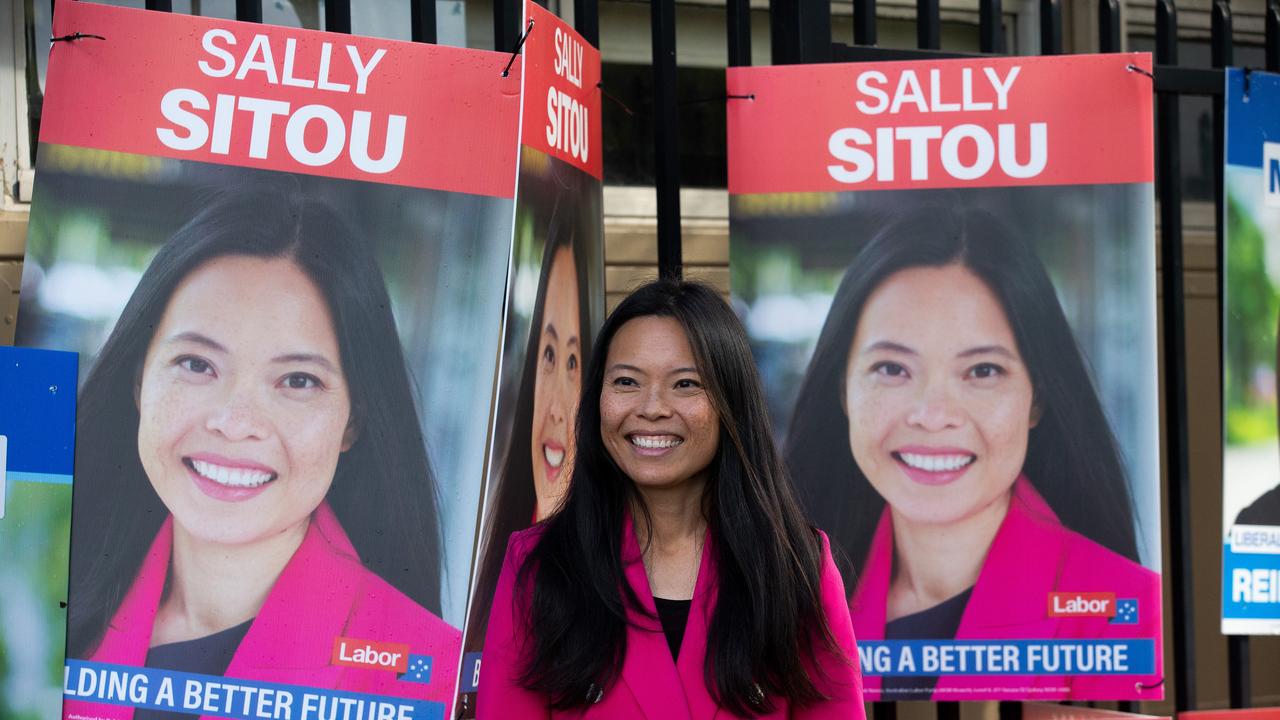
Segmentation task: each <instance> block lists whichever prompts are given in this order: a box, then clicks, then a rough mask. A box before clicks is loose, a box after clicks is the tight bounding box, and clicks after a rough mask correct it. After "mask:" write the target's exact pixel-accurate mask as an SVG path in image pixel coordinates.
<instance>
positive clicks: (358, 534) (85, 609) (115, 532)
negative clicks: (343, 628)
mask: <svg viewBox="0 0 1280 720" xmlns="http://www.w3.org/2000/svg"><path fill="white" fill-rule="evenodd" d="M226 256H244V257H256V258H263V259H273V258H285V259H288V260H291V261H292V262H293V263H295V264H296V265H297V266H298V267H299V268H300V269H301V270H302V271H303V272H304V273H305V274H306V275H307V276H308V277H309V278H310V279H311V281H312V282H313V283H315V285H316V287H317V288H318V289H319V290H320V293H321V294H322V295H323V297H324V298H325V300H326V301H327V303H328V310H329V313H330V316H331V317H332V318H333V325H334V328H333V329H334V334H335V335H336V337H337V340H338V348H339V351H340V353H341V362H342V367H343V371H344V373H345V375H346V381H347V385H348V387H349V388H350V395H351V405H352V407H351V417H352V423H353V427H354V428H355V429H356V431H357V435H356V438H355V441H354V443H353V444H352V446H351V448H350V449H349V450H347V451H346V452H344V453H342V455H341V456H340V458H339V460H338V465H337V469H336V472H335V476H334V479H333V484H332V485H331V486H330V488H329V493H328V495H327V497H326V500H327V501H328V503H329V505H330V506H331V507H332V508H333V511H334V513H335V514H336V515H337V517H338V519H339V521H340V522H341V523H342V526H343V528H344V529H345V530H346V532H347V534H348V536H349V537H350V539H351V542H352V544H353V545H354V546H355V549H356V551H357V552H358V553H359V555H360V559H361V561H363V563H364V565H365V566H366V567H368V568H369V569H370V570H372V571H373V572H375V573H377V574H378V575H379V576H381V577H382V578H383V579H385V580H386V581H387V582H389V583H391V584H392V585H393V586H395V587H396V588H397V589H399V590H400V591H401V592H403V593H405V594H406V595H408V596H409V597H410V598H412V599H413V600H414V601H415V602H417V603H418V604H419V605H422V606H423V607H425V608H427V609H428V610H430V611H431V612H433V613H436V614H437V615H438V614H439V612H440V559H439V555H440V552H439V549H440V526H439V519H438V513H437V508H436V489H435V478H434V476H433V474H432V471H431V468H430V464H429V462H428V460H427V453H426V446H425V443H424V441H423V437H422V431H421V428H420V426H419V424H418V416H417V413H416V411H415V409H414V402H413V397H414V392H413V387H412V384H411V382H410V376H409V372H408V369H407V368H406V366H405V359H404V353H403V350H402V348H401V346H400V339H399V336H398V335H397V334H396V328H395V322H394V320H393V318H392V315H391V302H390V299H389V298H388V296H387V289H386V285H385V283H384V281H383V277H382V273H381V271H379V269H378V266H377V263H376V262H375V260H374V258H373V254H372V252H371V250H370V249H369V248H368V247H367V245H366V243H365V241H364V240H363V239H361V238H358V237H356V236H355V235H354V234H353V233H352V232H351V230H350V229H349V227H348V225H347V223H346V222H345V220H344V219H343V218H342V217H341V216H340V215H338V214H337V213H336V212H335V211H334V210H333V209H332V208H330V207H329V206H328V205H326V204H325V203H323V202H321V201H319V200H316V199H313V198H309V197H306V196H305V195H304V194H303V193H302V192H301V191H300V189H299V187H298V185H297V183H296V182H278V183H274V182H273V183H270V184H262V185H256V184H254V185H251V186H249V187H245V188H241V189H237V190H233V191H228V192H226V193H223V194H221V195H219V196H216V197H214V198H213V199H212V201H211V202H210V203H208V204H207V205H205V207H204V208H203V209H202V210H201V211H200V212H199V213H198V214H197V215H196V216H195V217H193V218H192V219H191V220H190V221H189V222H188V223H187V224H186V225H184V226H183V227H182V228H181V229H179V230H178V231H177V232H176V233H174V235H173V236H172V237H171V238H170V239H169V240H168V241H167V242H166V243H165V244H164V245H163V246H162V247H161V248H160V250H159V252H158V253H157V254H156V256H155V259H154V260H152V261H151V263H150V265H148V267H147V269H146V271H145V272H144V273H143V275H142V278H141V280H140V281H139V283H138V287H137V289H136V290H135V291H134V293H133V296H132V297H131V298H130V299H129V302H128V304H127V305H126V306H125V309H124V311H123V313H122V314H121V316H120V319H119V321H118V322H117V323H116V325H115V328H114V330H113V331H112V333H111V336H110V337H109V338H108V340H107V342H106V344H105V345H104V346H103V348H102V351H101V352H100V353H99V354H98V358H97V362H96V363H95V364H94V366H93V369H92V370H91V371H90V373H89V376H88V378H87V379H86V380H85V383H84V385H83V388H82V390H81V393H80V401H79V417H78V420H77V428H76V492H75V497H74V501H73V508H72V511H73V513H74V519H75V542H74V543H73V544H72V548H71V588H70V603H69V606H68V624H69V628H68V633H67V635H68V647H67V651H68V652H67V654H68V656H70V657H78V658H83V657H87V656H88V655H90V654H92V652H93V651H94V649H95V648H96V647H97V645H98V643H99V642H100V641H101V639H102V635H103V633H104V631H105V629H106V626H107V623H108V622H110V620H111V617H112V615H114V613H115V612H116V610H117V608H118V607H119V606H120V603H121V601H122V599H123V597H124V594H125V592H126V591H127V590H128V588H129V586H130V584H131V583H132V582H133V579H134V576H135V575H136V574H137V572H138V569H139V568H140V567H141V564H142V560H143V558H144V556H145V555H146V552H147V550H148V548H149V547H150V545H151V542H152V540H153V538H154V537H155V534H156V532H157V531H158V530H159V528H160V525H161V524H162V522H163V521H164V519H165V518H166V517H167V516H168V510H167V509H166V508H165V507H164V505H163V504H162V503H161V501H160V498H159V497H158V496H157V495H156V493H155V491H154V490H153V489H152V486H151V483H150V481H149V480H148V479H147V475H146V473H145V471H144V470H143V467H142V463H141V460H140V459H139V457H138V423H139V414H138V408H137V405H136V403H135V392H136V388H137V382H138V377H139V373H140V372H141V366H142V362H143V360H144V357H145V355H146V353H147V348H148V347H149V345H150V344H151V341H152V338H153V335H154V334H155V330H156V327H157V326H159V324H160V321H161V318H162V317H163V315H164V312H165V310H166V309H167V308H168V305H169V300H170V298H171V297H172V296H173V293H174V291H175V290H176V288H177V287H178V285H179V284H180V283H181V282H182V281H183V280H184V279H186V278H187V277H188V276H190V275H191V274H192V273H193V272H195V271H197V270H198V269H200V268H201V267H202V266H204V265H205V264H206V263H208V262H209V261H211V260H214V259H216V258H219V257H226ZM410 558H411V560H410Z"/></svg>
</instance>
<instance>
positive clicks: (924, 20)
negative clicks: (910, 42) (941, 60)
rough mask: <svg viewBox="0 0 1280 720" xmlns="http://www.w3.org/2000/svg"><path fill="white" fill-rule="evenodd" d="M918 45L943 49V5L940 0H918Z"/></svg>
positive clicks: (931, 48)
mask: <svg viewBox="0 0 1280 720" xmlns="http://www.w3.org/2000/svg"><path fill="white" fill-rule="evenodd" d="M916 45H917V46H918V47H919V48H920V49H921V50H941V49H942V6H941V4H940V3H939V0H916Z"/></svg>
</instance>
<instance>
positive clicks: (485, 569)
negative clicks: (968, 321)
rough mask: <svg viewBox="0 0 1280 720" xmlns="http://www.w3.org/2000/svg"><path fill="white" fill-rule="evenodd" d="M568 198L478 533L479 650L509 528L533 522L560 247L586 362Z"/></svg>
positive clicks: (562, 201)
mask: <svg viewBox="0 0 1280 720" xmlns="http://www.w3.org/2000/svg"><path fill="white" fill-rule="evenodd" d="M574 210H575V207H574V203H571V202H569V201H568V199H567V198H566V197H564V196H562V197H561V198H558V199H557V202H556V207H555V209H554V210H553V211H552V214H551V222H550V223H549V225H548V228H547V240H546V246H545V247H544V249H543V252H542V270H541V272H540V273H539V276H538V293H537V297H536V298H535V300H534V303H533V313H532V315H531V317H530V322H529V341H528V343H527V345H526V346H525V353H524V362H523V364H522V365H521V368H520V389H519V391H518V394H517V396H516V401H515V408H514V412H513V416H514V421H513V422H512V424H511V436H510V441H509V442H508V445H507V450H506V454H505V455H504V456H503V461H502V465H501V466H500V469H499V471H498V474H497V475H496V476H495V477H494V480H495V482H496V483H497V485H496V487H495V488H494V497H493V502H492V505H491V507H490V509H489V512H488V514H487V517H486V521H485V525H484V528H485V531H484V535H483V536H482V538H481V547H480V562H479V565H478V568H477V575H476V583H475V588H474V589H473V590H472V593H471V597H472V603H471V612H470V618H469V619H468V622H467V643H468V646H467V648H466V649H467V650H479V649H481V647H482V646H483V645H484V636H485V630H486V628H487V627H488V625H489V608H490V606H491V605H492V603H493V593H494V591H495V590H496V588H497V587H498V576H499V575H500V574H501V573H502V559H503V557H504V556H505V553H506V549H507V540H508V539H509V538H510V537H511V533H513V532H516V531H519V530H523V529H525V528H527V527H529V526H530V525H531V524H532V523H533V516H534V512H535V510H536V509H537V505H538V498H537V494H536V493H535V492H534V485H533V466H532V465H531V464H530V457H531V455H532V453H533V440H532V437H533V398H534V390H536V389H537V384H538V360H539V358H540V357H541V355H542V353H541V352H540V343H541V340H542V329H543V325H544V323H543V319H542V318H543V311H544V310H545V306H546V299H547V283H548V279H549V278H550V277H551V266H552V265H553V264H554V263H555V260H556V258H557V257H558V256H559V255H560V253H561V252H567V253H569V257H571V258H572V259H573V264H574V280H575V281H576V282H577V293H578V298H579V301H578V333H579V334H578V348H579V353H580V355H581V357H580V358H579V362H578V367H579V368H581V367H583V366H584V365H585V364H586V361H587V358H586V352H587V349H588V348H590V347H591V308H590V304H589V303H587V302H584V301H583V298H582V294H583V290H584V289H585V288H588V287H590V281H589V279H588V274H587V273H588V269H589V267H590V266H589V263H588V261H587V258H586V257H585V256H584V253H582V252H580V248H581V246H580V244H579V242H578V240H577V235H578V232H577V230H578V228H577V219H576V218H574V217H571V215H572V214H573V211H574Z"/></svg>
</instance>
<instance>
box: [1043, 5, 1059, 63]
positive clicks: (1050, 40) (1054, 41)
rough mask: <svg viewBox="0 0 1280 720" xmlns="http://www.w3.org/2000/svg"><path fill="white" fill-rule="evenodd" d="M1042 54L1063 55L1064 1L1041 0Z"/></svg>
mask: <svg viewBox="0 0 1280 720" xmlns="http://www.w3.org/2000/svg"><path fill="white" fill-rule="evenodd" d="M1040 54H1041V55H1061V54H1062V0H1040Z"/></svg>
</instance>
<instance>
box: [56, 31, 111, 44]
mask: <svg viewBox="0 0 1280 720" xmlns="http://www.w3.org/2000/svg"><path fill="white" fill-rule="evenodd" d="M85 38H93V39H94V40H106V38H104V37H102V36H101V35H94V34H92V33H82V32H75V33H71V34H70V35H61V36H59V37H51V38H49V42H51V43H56V42H75V41H76V40H84V39H85Z"/></svg>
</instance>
